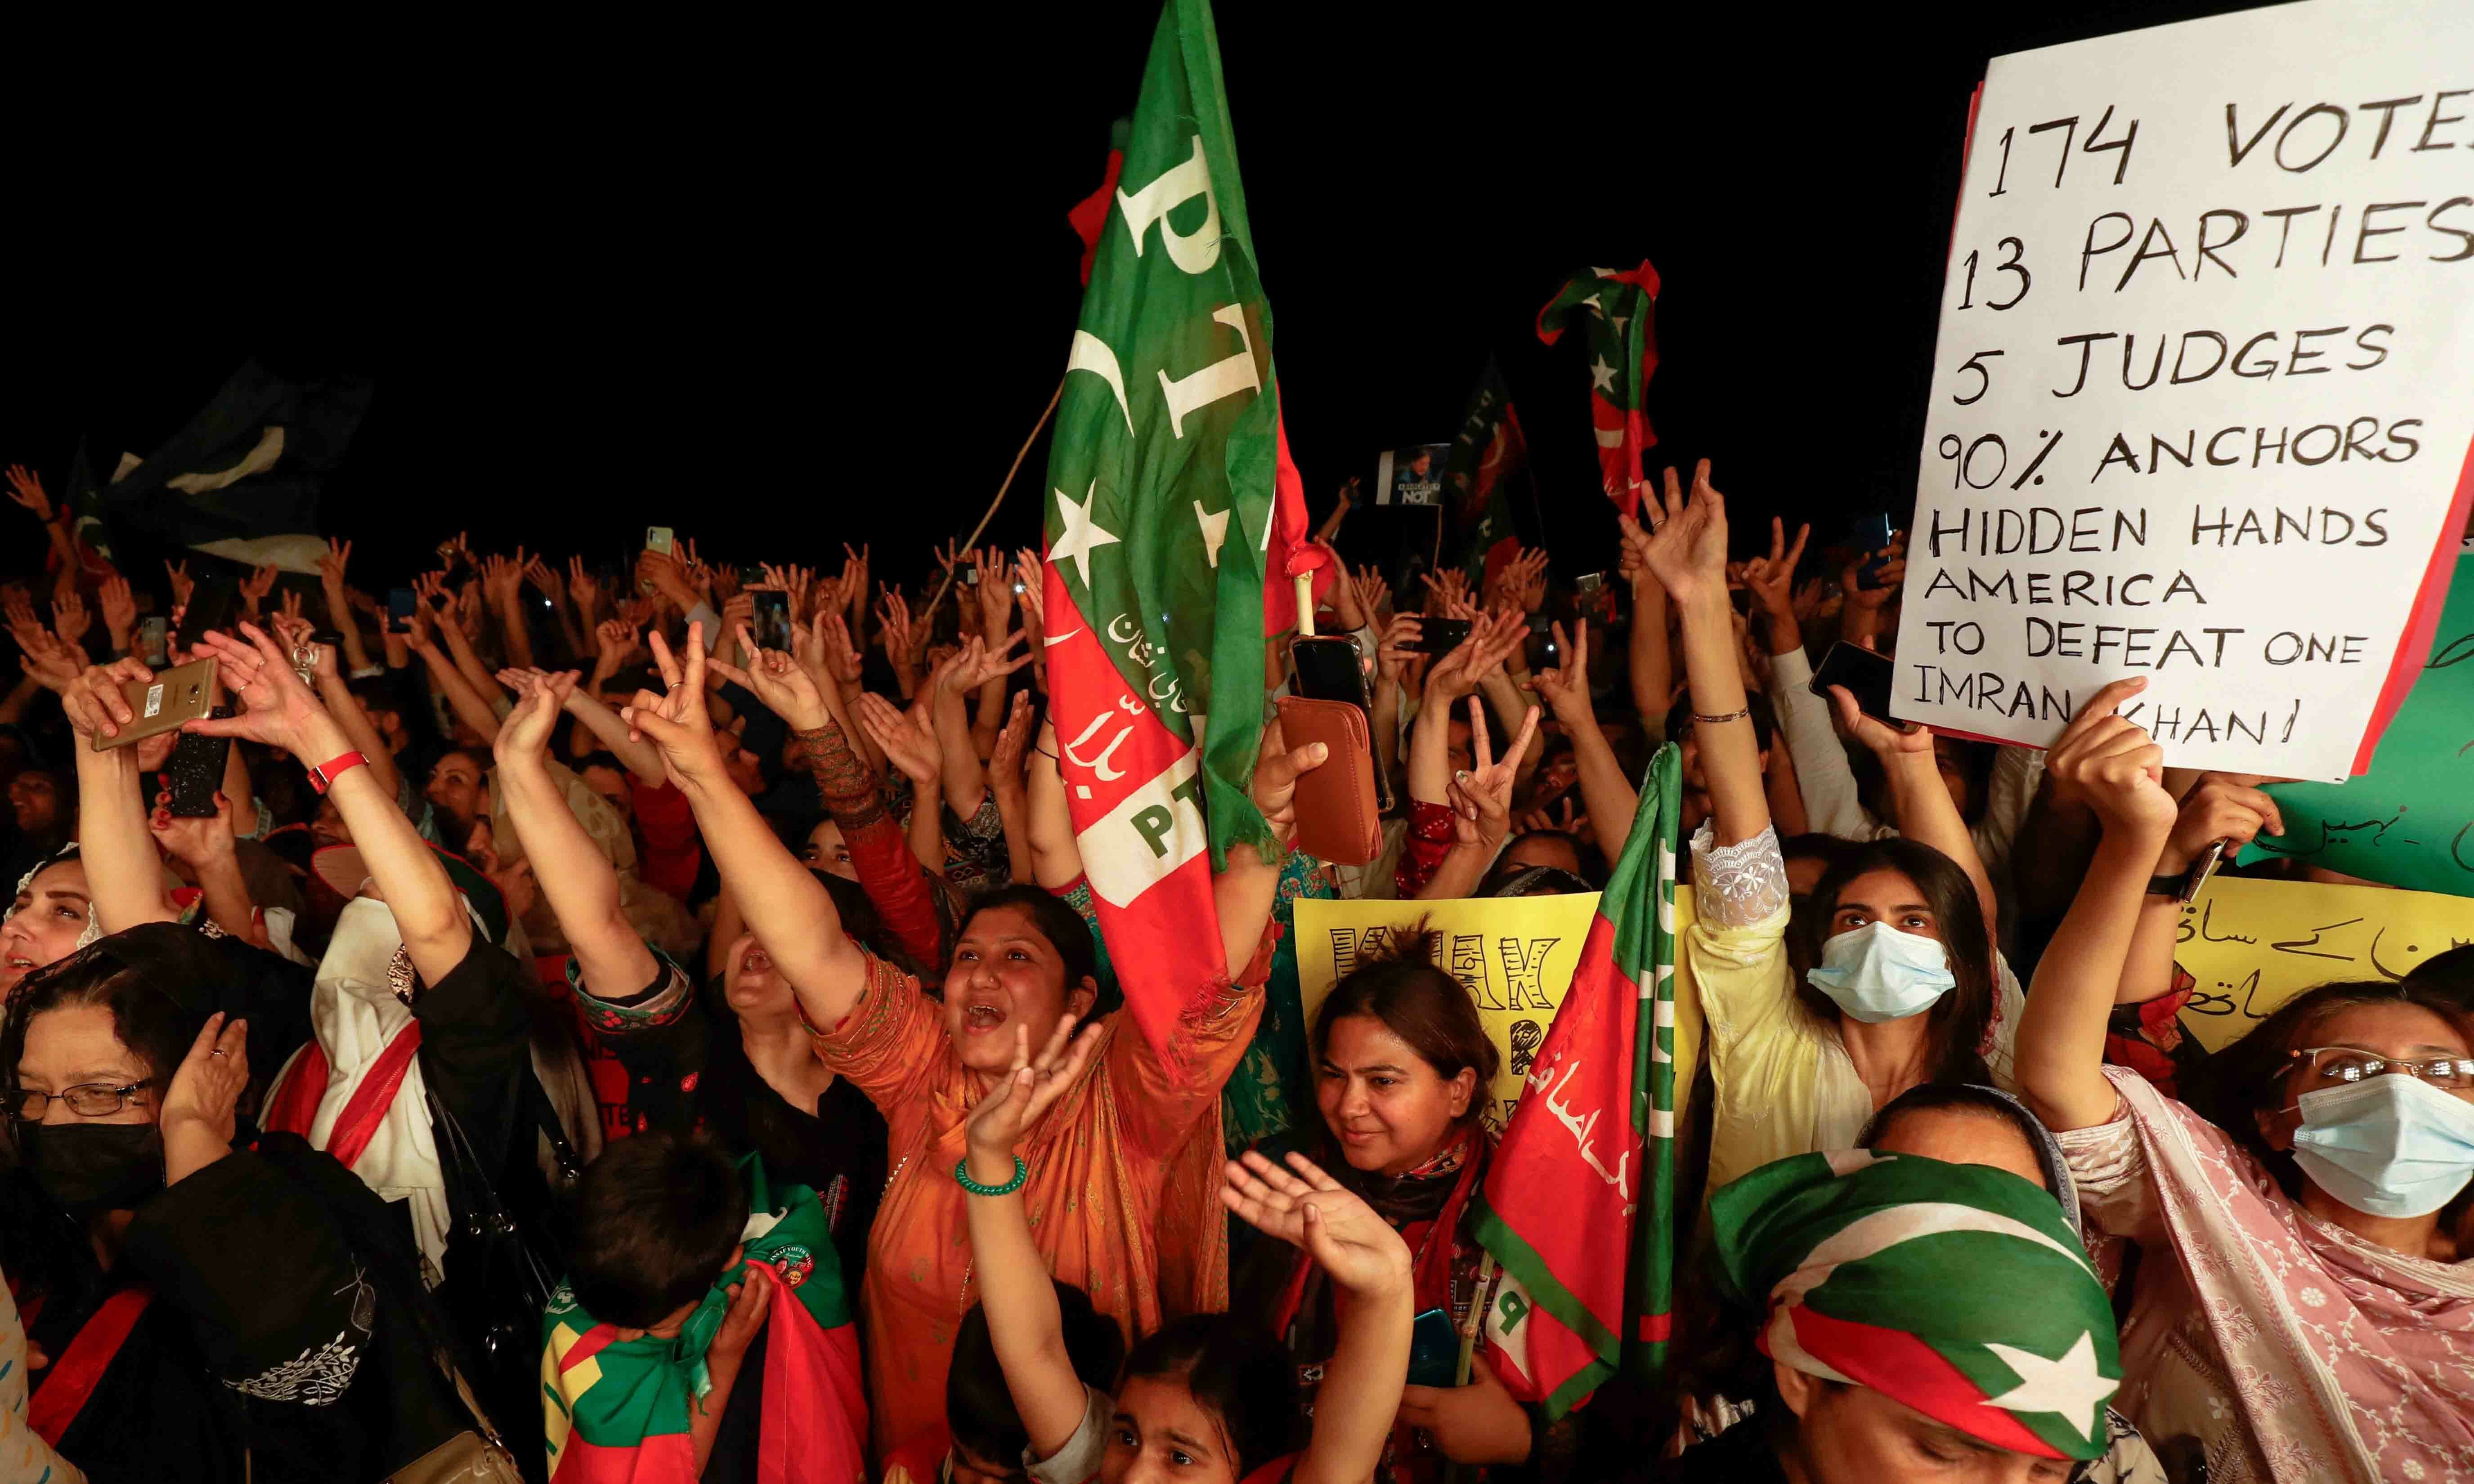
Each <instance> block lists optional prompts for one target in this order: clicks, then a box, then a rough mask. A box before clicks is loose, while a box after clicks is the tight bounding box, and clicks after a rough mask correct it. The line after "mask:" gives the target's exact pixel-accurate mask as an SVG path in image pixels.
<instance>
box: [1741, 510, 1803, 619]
mask: <svg viewBox="0 0 2474 1484" xmlns="http://www.w3.org/2000/svg"><path fill="white" fill-rule="evenodd" d="M1811 535H1812V526H1811V524H1810V523H1809V522H1807V523H1806V524H1803V525H1800V526H1797V527H1796V528H1795V545H1794V546H1792V547H1790V546H1788V545H1787V543H1786V522H1785V521H1783V520H1781V519H1780V518H1779V517H1778V516H1776V515H1772V516H1771V517H1770V554H1769V555H1768V556H1766V557H1755V558H1754V559H1753V560H1752V561H1750V562H1745V563H1744V586H1745V587H1746V588H1747V589H1749V590H1750V591H1751V593H1752V595H1753V601H1754V602H1755V603H1758V604H1759V605H1760V606H1761V610H1762V611H1764V612H1767V613H1771V614H1774V615H1784V616H1786V617H1789V618H1792V617H1794V616H1795V568H1796V563H1797V562H1802V561H1803V560H1804V543H1805V541H1806V539H1807V538H1809V537H1810V536H1811Z"/></svg>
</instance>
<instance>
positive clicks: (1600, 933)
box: [1477, 743, 1681, 1419]
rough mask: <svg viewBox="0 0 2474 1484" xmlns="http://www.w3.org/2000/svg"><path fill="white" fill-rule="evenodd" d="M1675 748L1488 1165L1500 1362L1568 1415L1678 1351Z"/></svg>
mask: <svg viewBox="0 0 2474 1484" xmlns="http://www.w3.org/2000/svg"><path fill="white" fill-rule="evenodd" d="M1680 756H1681V754H1679V753H1678V752H1677V751H1676V749H1675V747H1674V745H1673V744H1671V743H1670V744H1668V745H1667V746H1665V747H1662V748H1660V749H1659V751H1658V755H1657V756H1656V757H1654V758H1652V759H1650V764H1649V775H1648V777H1647V778H1645V779H1643V782H1642V788H1641V792H1640V807H1639V810H1638V811H1637V813H1636V814H1635V815H1634V816H1633V824H1632V833H1631V835H1630V836H1629V837H1627V838H1626V840H1625V842H1624V852H1623V859H1622V860H1620V861H1618V862H1617V863H1616V864H1615V873H1614V877H1613V879H1612V880H1610V881H1609V882H1608V883H1607V889H1606V891H1605V893H1604V894H1603V895H1601V896H1600V897H1599V898H1598V916H1597V920H1596V921H1595V922H1591V923H1590V924H1589V941H1588V942H1587V943H1585V944H1584V945H1582V948H1581V962H1580V966H1579V967H1578V968H1576V969H1573V970H1572V985H1571V988H1570V989H1568V990H1566V991H1564V1003H1563V1004H1562V1005H1561V1006H1559V1007H1558V1008H1557V1009H1556V1011H1555V1023H1554V1026H1553V1027H1552V1028H1551V1029H1549V1030H1548V1031H1547V1033H1546V1041H1545V1044H1544V1045H1542V1046H1540V1048H1539V1052H1538V1056H1537V1059H1536V1060H1535V1061H1534V1062H1532V1063H1531V1064H1530V1068H1529V1080H1528V1081H1527V1083H1525V1084H1524V1085H1523V1087H1522V1090H1521V1096H1520V1106H1519V1107H1518V1108H1516V1109H1515V1110H1514V1111H1513V1114H1512V1125H1511V1127H1509V1128H1507V1129H1505V1130H1504V1133H1503V1142H1502V1144H1501V1145H1500V1146H1499V1147H1497V1148H1496V1150H1495V1152H1494V1160H1493V1162H1492V1164H1490V1165H1489V1166H1488V1168H1487V1176H1486V1188H1485V1189H1484V1190H1483V1191H1481V1192H1480V1193H1479V1197H1478V1205H1479V1209H1478V1222H1477V1238H1478V1241H1479V1242H1481V1243H1482V1244H1484V1246H1485V1247H1486V1250H1487V1251H1489V1252H1491V1253H1492V1254H1493V1255H1494V1260H1495V1263H1496V1265H1497V1266H1498V1267H1499V1268H1501V1269H1502V1272H1503V1282H1502V1285H1501V1287H1500V1288H1499V1289H1498V1290H1497V1292H1496V1296H1495V1301H1494V1304H1493V1306H1492V1308H1490V1309H1488V1310H1487V1315H1486V1343H1487V1352H1488V1355H1489V1358H1490V1359H1491V1360H1492V1362H1493V1364H1494V1370H1495V1375H1496V1376H1498V1377H1500V1378H1501V1379H1502V1380H1503V1382H1504V1384H1505V1386H1506V1387H1507V1388H1508V1389H1509V1390H1510V1391H1511V1392H1512V1394H1513V1395H1514V1396H1516V1397H1518V1398H1519V1399H1521V1400H1524V1401H1534V1402H1541V1403H1543V1404H1544V1406H1545V1408H1546V1413H1547V1416H1548V1417H1549V1418H1550V1419H1552V1418H1556V1417H1561V1416H1562V1415H1564V1413H1565V1412H1567V1411H1570V1410H1571V1409H1572V1408H1573V1407H1575V1406H1577V1405H1579V1404H1580V1402H1581V1401H1582V1400H1584V1399H1586V1398H1587V1397H1588V1396H1589V1393H1590V1392H1592V1391H1594V1390H1596V1389H1597V1387H1598V1383H1599V1382H1601V1381H1603V1380H1605V1379H1606V1378H1607V1377H1608V1376H1611V1375H1613V1373H1614V1372H1615V1371H1616V1370H1617V1369H1618V1368H1621V1369H1622V1370H1623V1371H1624V1372H1625V1373H1626V1374H1627V1375H1628V1376H1634V1377H1636V1378H1638V1379H1641V1380H1644V1381H1646V1380H1653V1379H1655V1378H1656V1376H1658V1373H1659V1372H1660V1370H1661V1368H1662V1367H1663V1366H1664V1365H1665V1363H1666V1343H1667V1331H1668V1329H1669V1328H1670V1327H1671V1324H1672V1315H1673V1310H1674V1306H1675V1305H1674V1294H1675V1287H1674V1266H1675V850H1676V843H1677V842H1676V801H1677V795H1678V788H1677V778H1678V775H1679V769H1678V759H1679V758H1680Z"/></svg>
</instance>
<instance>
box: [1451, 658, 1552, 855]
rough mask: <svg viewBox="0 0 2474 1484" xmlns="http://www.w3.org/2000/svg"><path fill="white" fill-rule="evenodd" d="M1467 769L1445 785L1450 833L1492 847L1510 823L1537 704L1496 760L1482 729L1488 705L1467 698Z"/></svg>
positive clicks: (1462, 840) (1461, 840) (1534, 729)
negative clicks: (1517, 780)
mask: <svg viewBox="0 0 2474 1484" xmlns="http://www.w3.org/2000/svg"><path fill="white" fill-rule="evenodd" d="M1468 705H1469V771H1468V772H1467V773H1461V774H1455V775H1453V777H1452V780H1451V782H1450V783H1449V784H1447V785H1446V791H1447V792H1448V793H1449V794H1450V796H1451V805H1452V835H1453V838H1454V840H1455V841H1457V842H1458V843H1459V844H1461V845H1468V846H1479V847H1483V848H1484V849H1487V850H1492V849H1493V848H1494V847H1495V846H1496V845H1498V844H1500V843H1501V842H1502V840H1503V836H1504V833H1505V831H1506V830H1507V829H1509V828H1510V827H1511V824H1512V785H1513V783H1514V781H1515V780H1516V778H1518V777H1519V773H1520V754H1523V753H1526V752H1527V751H1529V739H1530V737H1531V736H1533V735H1534V734H1535V733H1536V732H1537V730H1538V708H1537V707H1536V706H1531V707H1530V708H1529V710H1528V713H1527V714H1526V715H1524V716H1523V717H1521V719H1520V731H1519V733H1518V735H1516V736H1515V737H1514V738H1513V739H1512V746H1511V747H1509V748H1507V749H1505V750H1504V754H1503V758H1502V760H1501V761H1497V760H1496V759H1495V756H1494V754H1493V750H1492V746H1491V745H1490V739H1489V738H1488V736H1487V728H1486V707H1485V706H1483V705H1482V704H1480V703H1479V701H1478V698H1477V697H1475V696H1471V697H1469V703H1468Z"/></svg>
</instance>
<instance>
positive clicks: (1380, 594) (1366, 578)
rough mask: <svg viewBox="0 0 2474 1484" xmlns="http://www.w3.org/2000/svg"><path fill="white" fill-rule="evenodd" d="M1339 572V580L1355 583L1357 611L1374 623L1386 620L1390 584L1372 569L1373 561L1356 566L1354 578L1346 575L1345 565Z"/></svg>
mask: <svg viewBox="0 0 2474 1484" xmlns="http://www.w3.org/2000/svg"><path fill="white" fill-rule="evenodd" d="M1340 572H1341V581H1343V582H1353V583H1354V584H1355V585H1356V587H1357V608H1358V611H1360V612H1362V613H1364V614H1365V615H1366V621H1367V622H1368V623H1375V624H1379V623H1384V622H1388V621H1389V619H1390V617H1391V607H1392V585H1391V584H1390V583H1387V582H1385V581H1384V580H1383V574H1382V573H1380V572H1378V571H1376V570H1375V569H1374V563H1372V562H1368V563H1367V564H1366V565H1364V566H1362V567H1360V568H1358V569H1357V575H1356V576H1355V577H1354V578H1351V577H1350V576H1349V575H1348V568H1347V567H1346V566H1343V567H1342V568H1341V569H1340Z"/></svg>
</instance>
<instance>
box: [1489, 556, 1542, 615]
mask: <svg viewBox="0 0 2474 1484" xmlns="http://www.w3.org/2000/svg"><path fill="white" fill-rule="evenodd" d="M1490 588H1491V590H1490V591H1489V592H1488V594H1487V600H1486V601H1487V606H1488V607H1490V608H1498V607H1501V606H1502V605H1504V604H1506V603H1512V604H1516V605H1518V606H1519V609H1520V610H1521V611H1522V612H1524V613H1534V612H1536V611H1538V610H1539V609H1540V608H1542V607H1544V606H1545V603H1546V549H1545V548H1544V547H1542V546H1540V547H1536V548H1534V549H1532V550H1528V551H1524V552H1522V553H1521V554H1520V555H1519V556H1517V557H1515V558H1513V559H1512V560H1511V561H1510V562H1505V563H1504V564H1503V567H1502V569H1501V570H1500V571H1498V572H1497V573H1496V574H1495V579H1494V582H1493V583H1492V584H1491V585H1490Z"/></svg>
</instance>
